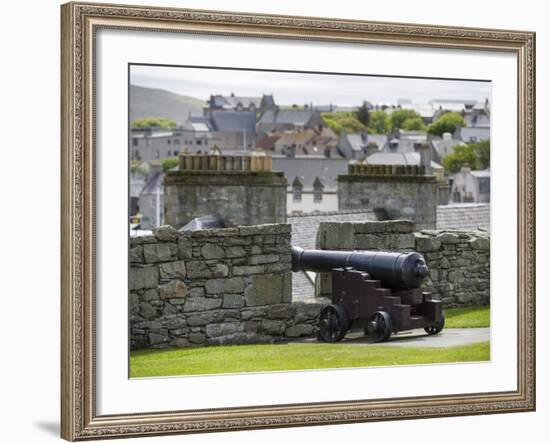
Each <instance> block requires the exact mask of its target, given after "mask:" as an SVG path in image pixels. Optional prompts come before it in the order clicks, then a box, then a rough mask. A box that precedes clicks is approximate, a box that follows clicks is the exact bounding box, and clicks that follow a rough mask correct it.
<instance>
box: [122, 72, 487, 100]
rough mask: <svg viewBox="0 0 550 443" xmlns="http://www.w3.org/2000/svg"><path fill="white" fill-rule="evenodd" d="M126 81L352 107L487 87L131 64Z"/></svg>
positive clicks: (474, 93) (481, 92)
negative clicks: (367, 102)
mask: <svg viewBox="0 0 550 443" xmlns="http://www.w3.org/2000/svg"><path fill="white" fill-rule="evenodd" d="M130 83H131V84H133V85H138V86H146V87H150V88H158V89H164V90H167V91H170V92H175V93H176V94H181V95H187V96H191V97H195V98H198V99H202V100H206V99H208V98H209V97H210V95H211V94H223V95H229V94H230V93H231V92H233V93H235V95H237V96H261V95H262V94H273V95H274V98H275V102H276V103H277V104H281V105H291V104H298V105H303V104H304V103H310V102H313V104H314V105H326V104H336V105H341V106H355V105H358V104H360V103H361V102H362V101H363V100H368V101H370V102H371V103H395V102H396V101H397V99H410V100H412V102H413V103H427V102H428V101H430V100H432V99H460V100H477V101H485V98H490V93H491V84H490V83H489V82H481V81H463V80H435V79H417V78H390V77H371V76H351V75H332V74H331V75H328V74H302V73H291V72H261V71H239V70H230V69H204V68H185V67H164V66H132V67H131V70H130Z"/></svg>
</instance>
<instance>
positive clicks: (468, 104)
mask: <svg viewBox="0 0 550 443" xmlns="http://www.w3.org/2000/svg"><path fill="white" fill-rule="evenodd" d="M429 103H430V104H431V105H432V106H433V109H434V111H436V112H437V111H451V112H463V111H469V110H472V109H473V108H474V106H475V105H476V104H477V101H476V100H455V99H435V100H431V101H430V102H429Z"/></svg>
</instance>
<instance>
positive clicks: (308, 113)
mask: <svg viewBox="0 0 550 443" xmlns="http://www.w3.org/2000/svg"><path fill="white" fill-rule="evenodd" d="M315 112H316V111H315V110H312V109H282V110H276V111H274V110H267V111H264V112H263V113H262V116H261V117H260V120H259V121H258V123H279V124H293V125H297V126H304V125H305V124H306V123H307V122H308V121H309V120H310V119H311V117H312V116H313V114H315Z"/></svg>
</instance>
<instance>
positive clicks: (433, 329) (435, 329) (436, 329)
mask: <svg viewBox="0 0 550 443" xmlns="http://www.w3.org/2000/svg"><path fill="white" fill-rule="evenodd" d="M444 327H445V313H444V312H442V313H441V321H440V322H436V323H434V324H433V325H431V326H426V327H425V328H424V330H425V331H426V332H427V333H428V335H435V334H439V333H440V332H441V331H443V328H444Z"/></svg>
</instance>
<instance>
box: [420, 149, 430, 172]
mask: <svg viewBox="0 0 550 443" xmlns="http://www.w3.org/2000/svg"><path fill="white" fill-rule="evenodd" d="M419 151H420V166H421V167H422V169H424V175H432V154H431V147H430V145H429V144H428V143H422V144H421V145H420V149H419Z"/></svg>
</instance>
